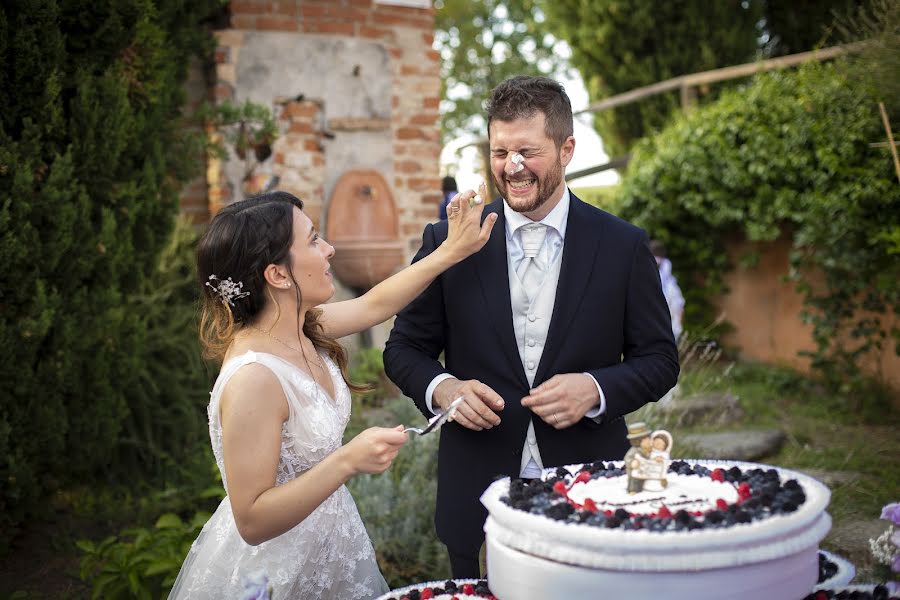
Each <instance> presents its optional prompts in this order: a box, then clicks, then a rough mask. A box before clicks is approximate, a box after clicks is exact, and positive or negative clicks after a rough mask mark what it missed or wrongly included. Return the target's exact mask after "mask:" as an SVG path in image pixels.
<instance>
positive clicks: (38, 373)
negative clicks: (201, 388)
mask: <svg viewBox="0 0 900 600" xmlns="http://www.w3.org/2000/svg"><path fill="white" fill-rule="evenodd" d="M220 4H221V3H220V2H219V1H218V0H201V1H192V2H187V1H184V0H182V1H177V0H155V1H151V0H112V1H110V2H104V3H83V2H71V1H58V2H53V1H46V0H44V1H41V0H30V1H29V0H24V1H21V2H14V3H4V4H3V5H2V7H0V106H2V107H3V110H2V111H0V264H2V265H3V268H2V270H0V307H2V308H0V346H2V347H3V348H5V349H6V350H7V358H6V359H5V360H3V361H2V362H0V482H2V484H0V548H2V547H3V545H4V544H5V543H6V542H7V541H8V540H9V538H10V536H11V535H12V534H13V533H14V530H15V527H16V525H17V523H19V522H21V520H22V519H24V518H25V517H26V516H28V515H30V514H34V513H35V512H38V511H40V510H41V508H40V507H41V505H42V502H41V500H42V499H43V498H45V497H46V495H47V493H48V492H49V491H50V490H53V489H55V488H58V487H60V486H64V485H66V484H67V483H68V482H71V481H82V482H84V481H96V480H98V479H101V478H105V477H108V476H109V475H110V467H114V466H115V465H116V460H117V452H116V451H117V448H118V446H119V444H120V441H121V439H122V437H123V436H128V437H131V438H135V439H137V438H139V437H140V434H135V432H126V431H123V423H124V422H126V421H127V420H128V419H129V417H130V415H131V412H130V410H131V409H130V405H129V398H130V397H132V396H133V395H134V394H137V395H142V394H145V393H148V394H155V395H156V397H157V399H158V400H162V399H163V397H164V396H167V395H169V394H171V393H172V392H173V390H172V387H173V386H174V385H176V384H177V382H178V376H177V375H176V376H174V377H171V378H163V379H160V377H159V371H160V370H159V369H155V371H154V372H155V375H154V377H155V381H153V382H148V380H147V379H146V378H144V377H142V375H141V373H142V372H145V369H146V368H147V365H146V364H145V361H146V360H150V359H151V358H152V355H151V354H148V353H147V352H146V347H147V345H148V344H150V343H152V342H151V340H149V338H150V337H151V336H152V334H151V333H150V332H149V331H148V322H147V319H146V318H145V315H143V314H140V313H138V312H136V311H137V310H138V309H141V308H142V305H141V304H140V303H138V304H133V303H130V301H129V299H130V298H131V297H133V296H134V295H135V294H140V293H144V292H145V290H146V288H145V287H144V286H145V283H146V282H147V280H148V278H149V277H151V274H152V273H153V272H154V270H155V269H156V268H157V262H158V259H159V256H160V252H161V251H162V249H163V248H164V246H165V244H166V243H167V241H168V240H169V238H170V235H171V233H172V230H173V227H174V224H175V215H176V213H177V211H178V192H179V190H180V188H181V186H182V182H183V181H185V180H186V178H187V177H188V176H189V175H191V173H192V171H191V169H190V167H191V166H192V165H193V167H194V168H197V167H199V164H198V161H197V160H196V159H197V158H199V157H200V156H201V153H200V152H199V150H200V148H202V143H192V141H191V139H190V138H189V137H188V135H189V133H188V132H189V131H190V130H189V129H187V128H185V127H184V123H183V119H182V115H181V110H182V106H183V104H184V100H185V96H184V92H183V82H184V81H185V79H186V75H187V67H188V61H189V59H190V57H191V56H194V55H198V54H203V55H205V54H207V53H208V52H209V51H210V50H211V36H210V34H209V32H208V31H207V30H206V29H205V28H204V27H203V26H202V20H203V19H205V18H206V17H207V16H208V15H209V14H210V13H211V12H212V11H213V10H215V9H217V8H218V6H219V5H220ZM169 308H170V309H171V310H175V308H174V307H169ZM169 364H171V362H170V363H169ZM176 368H179V367H176ZM148 384H151V385H152V384H155V385H158V386H159V389H155V390H148V389H147V386H148ZM176 393H177V392H176ZM164 406H165V403H164V402H159V403H158V404H157V407H164ZM136 435H137V437H136ZM142 476H143V473H142Z"/></svg>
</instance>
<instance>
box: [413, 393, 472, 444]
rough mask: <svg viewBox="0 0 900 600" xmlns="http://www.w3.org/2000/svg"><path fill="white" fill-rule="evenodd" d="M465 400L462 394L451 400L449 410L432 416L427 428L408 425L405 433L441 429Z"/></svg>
mask: <svg viewBox="0 0 900 600" xmlns="http://www.w3.org/2000/svg"><path fill="white" fill-rule="evenodd" d="M463 400H465V398H463V397H462V396H460V397H459V398H457V399H456V400H454V401H453V402H451V403H450V406H448V407H447V410H445V411H444V412H443V413H441V414H439V415H435V416H433V417H431V419H429V420H428V425H427V426H426V427H425V429H421V428H419V427H407V428H406V429H404V430H403V433H409V432H411V433H417V434H419V435H425V434H426V433H431V432H432V431H434V430H436V429H440V427H441V425H443V424H444V423H446V422H447V419H449V418H450V417H452V416H453V413H455V412H456V409H457V408H459V405H460V404H462V403H463Z"/></svg>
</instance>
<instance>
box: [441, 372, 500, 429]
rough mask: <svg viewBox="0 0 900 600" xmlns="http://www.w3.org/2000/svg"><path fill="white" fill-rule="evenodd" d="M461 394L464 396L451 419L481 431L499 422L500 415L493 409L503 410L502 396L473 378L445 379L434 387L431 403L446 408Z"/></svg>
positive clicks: (468, 427)
mask: <svg viewBox="0 0 900 600" xmlns="http://www.w3.org/2000/svg"><path fill="white" fill-rule="evenodd" d="M460 396H462V397H463V398H465V400H464V401H463V403H462V404H460V405H459V408H457V409H456V412H455V413H454V414H453V416H452V417H451V419H452V420H453V421H456V422H457V423H459V424H460V425H462V426H463V427H465V428H466V429H471V430H472V431H481V430H482V429H490V428H491V427H494V426H496V425H499V424H500V417H499V416H498V415H497V413H496V412H495V411H500V410H503V398H501V397H500V394H498V393H497V392H495V391H494V390H492V389H491V388H490V387H488V386H486V385H485V384H483V383H481V382H480V381H478V380H475V379H469V380H468V381H460V380H459V379H445V380H444V381H442V382H440V383H439V384H438V385H437V387H436V388H434V394H433V395H432V405H437V406H439V407H440V408H441V410H442V411H445V410H447V407H448V406H450V403H451V402H453V401H454V400H456V399H457V398H459V397H460Z"/></svg>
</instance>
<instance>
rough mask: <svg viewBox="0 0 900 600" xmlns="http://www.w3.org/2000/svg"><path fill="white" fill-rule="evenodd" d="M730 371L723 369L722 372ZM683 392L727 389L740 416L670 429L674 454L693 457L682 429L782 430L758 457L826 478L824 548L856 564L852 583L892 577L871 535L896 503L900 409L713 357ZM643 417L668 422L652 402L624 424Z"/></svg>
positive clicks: (783, 372)
mask: <svg viewBox="0 0 900 600" xmlns="http://www.w3.org/2000/svg"><path fill="white" fill-rule="evenodd" d="M726 371H727V374H725V373H726ZM680 388H681V390H680V393H681V394H682V395H691V394H696V393H723V394H724V393H728V394H731V395H733V396H736V397H737V398H738V400H739V403H740V405H741V408H742V409H743V411H744V416H743V417H742V418H740V420H738V421H736V422H734V423H730V424H727V425H718V426H715V425H697V426H692V427H681V428H678V430H677V431H673V430H672V429H670V431H672V433H673V435H674V436H675V440H676V443H675V449H674V452H673V454H674V455H675V456H678V457H682V458H685V457H693V458H697V456H695V455H694V454H693V453H692V451H691V449H690V448H684V447H682V448H679V447H678V436H679V435H684V434H687V433H699V432H715V431H739V430H744V429H748V430H749V429H776V428H777V429H781V430H782V431H784V432H785V434H786V436H787V442H786V443H785V444H784V445H783V446H782V448H781V449H780V450H779V451H778V453H777V454H774V455H773V456H770V457H766V458H764V459H762V460H761V461H760V462H764V463H767V464H772V465H776V466H779V467H784V468H788V469H794V470H798V471H803V472H809V471H812V472H813V474H814V475H815V476H818V478H820V479H821V478H822V477H824V476H826V475H827V476H828V478H829V487H830V489H831V493H832V495H831V503H830V504H829V507H828V512H829V514H830V515H831V517H832V519H833V522H832V529H831V533H829V535H828V536H827V537H826V538H825V540H824V542H823V543H822V547H823V548H825V549H826V550H829V551H832V552H835V553H836V554H839V555H841V556H844V557H845V558H847V559H848V560H850V562H852V563H853V564H854V565H855V566H856V569H857V577H856V581H862V582H866V581H881V580H884V579H885V578H886V577H889V575H888V573H887V571H886V570H884V569H880V568H879V566H878V565H877V564H876V563H875V561H874V559H873V558H872V555H871V552H870V550H869V547H868V538H869V537H872V535H873V533H874V535H877V534H878V533H880V532H882V531H884V530H885V529H887V525H888V523H887V522H886V521H880V522H879V521H878V518H879V516H880V514H881V507H882V506H883V505H885V504H887V503H889V502H896V501H898V500H900V469H898V467H900V463H898V457H900V436H898V434H897V432H898V425H900V411H898V410H897V408H896V407H895V406H893V404H892V403H891V401H890V400H889V399H888V398H887V396H881V397H879V396H878V395H877V394H873V395H872V396H870V397H866V398H863V399H860V398H856V399H847V398H841V397H839V396H837V395H834V394H832V393H831V392H830V391H829V390H827V389H824V388H823V387H822V386H820V385H819V384H817V383H816V382H815V381H813V380H811V379H807V378H804V377H802V376H800V375H798V374H797V373H796V372H794V371H791V370H789V369H782V368H778V367H772V366H765V365H757V364H747V363H743V364H737V365H733V366H731V367H729V365H728V364H727V363H724V362H722V361H716V362H715V363H706V364H702V365H693V366H692V365H688V366H687V368H686V369H685V372H684V373H683V376H682V378H681V382H680ZM641 419H643V420H646V421H648V422H649V423H650V424H651V425H652V426H653V427H654V428H660V427H669V424H668V423H666V420H665V417H664V416H663V414H662V413H661V412H660V411H659V410H658V408H657V407H656V406H655V405H648V406H646V407H644V408H642V409H641V410H640V411H638V412H637V413H635V414H634V415H632V416H631V417H630V418H629V421H635V420H641Z"/></svg>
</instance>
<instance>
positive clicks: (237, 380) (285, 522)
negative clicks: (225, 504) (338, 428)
mask: <svg viewBox="0 0 900 600" xmlns="http://www.w3.org/2000/svg"><path fill="white" fill-rule="evenodd" d="M220 410H221V420H222V446H223V453H224V462H225V478H226V480H227V492H228V497H229V500H230V502H231V508H232V512H233V513H234V521H235V524H236V525H237V529H238V532H239V533H240V534H241V537H242V538H243V539H244V541H245V542H247V543H248V544H251V545H254V546H255V545H257V544H261V543H262V542H265V541H267V540H270V539H272V538H275V537H277V536H279V535H281V534H282V533H285V532H286V531H288V530H290V529H292V528H293V527H295V526H296V525H297V524H298V523H300V522H301V521H303V520H304V519H306V517H308V516H309V515H310V514H311V513H312V512H313V511H314V510H315V509H316V508H317V507H318V506H319V505H320V504H322V502H324V501H325V499H326V498H328V496H330V495H331V494H333V493H334V491H335V490H337V489H338V488H339V487H340V486H341V485H343V484H344V483H346V482H347V480H348V479H350V478H351V477H353V476H354V475H358V474H360V473H381V472H383V471H385V470H386V469H387V468H388V467H390V466H391V462H392V461H393V460H394V458H395V457H396V456H397V452H399V451H400V448H401V447H402V446H403V444H404V443H406V440H407V435H406V434H405V433H403V432H402V426H401V427H398V428H395V429H385V428H382V427H373V428H370V429H366V430H365V431H363V432H362V433H360V434H359V435H357V436H356V437H355V438H353V440H351V441H350V442H349V443H348V444H347V445H345V446H342V447H341V448H339V449H338V450H336V451H335V452H333V453H332V454H331V455H329V456H328V457H326V458H325V459H324V460H322V462H320V463H318V464H317V465H316V466H314V467H313V468H311V469H310V470H309V471H307V472H305V473H304V474H302V475H300V476H299V477H297V478H296V479H294V480H293V481H290V482H288V483H286V484H284V485H281V486H277V487H276V486H275V477H276V471H277V468H278V462H279V459H280V454H281V431H282V426H283V425H284V422H285V421H286V420H287V418H288V405H287V399H286V398H285V396H284V391H283V390H282V387H281V384H280V383H279V381H278V379H277V378H276V377H275V375H274V374H273V373H272V372H271V371H269V370H268V369H267V368H266V367H264V366H262V365H257V364H251V365H247V366H245V367H242V368H241V369H240V371H238V372H237V373H235V375H234V376H233V377H232V378H231V380H230V381H229V382H228V384H227V386H226V388H225V390H224V392H223V394H222V404H221V407H220Z"/></svg>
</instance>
